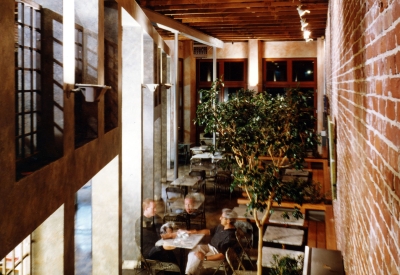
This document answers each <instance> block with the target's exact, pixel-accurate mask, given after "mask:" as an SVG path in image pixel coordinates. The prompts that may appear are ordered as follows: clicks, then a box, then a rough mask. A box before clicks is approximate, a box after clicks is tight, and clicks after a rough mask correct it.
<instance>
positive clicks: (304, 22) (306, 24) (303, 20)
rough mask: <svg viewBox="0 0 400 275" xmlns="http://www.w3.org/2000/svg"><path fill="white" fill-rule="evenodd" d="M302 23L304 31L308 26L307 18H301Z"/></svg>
mask: <svg viewBox="0 0 400 275" xmlns="http://www.w3.org/2000/svg"><path fill="white" fill-rule="evenodd" d="M300 23H301V30H302V31H304V28H305V27H307V26H308V23H307V22H306V20H305V19H301V20H300Z"/></svg>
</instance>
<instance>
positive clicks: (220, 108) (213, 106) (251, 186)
mask: <svg viewBox="0 0 400 275" xmlns="http://www.w3.org/2000/svg"><path fill="white" fill-rule="evenodd" d="M222 88H223V83H222V81H221V80H216V81H215V82H213V84H212V87H211V89H210V90H202V91H201V92H202V95H203V96H205V98H207V99H208V100H206V101H203V102H202V103H201V104H200V105H199V106H198V108H197V117H196V119H195V123H198V124H200V125H204V127H205V132H206V133H213V132H216V133H218V134H219V139H218V142H217V144H216V146H217V148H218V150H223V151H224V154H225V156H226V161H227V162H230V163H231V165H232V168H233V176H234V180H233V183H232V186H231V190H233V188H235V186H239V187H241V188H242V190H243V191H244V192H245V194H246V195H247V197H248V199H249V203H248V211H249V212H250V213H251V214H252V215H253V216H254V220H255V223H256V225H257V227H258V233H259V234H258V235H259V236H262V234H263V231H264V223H265V222H266V221H267V219H268V217H269V215H270V211H271V207H272V203H273V202H274V201H276V202H278V203H280V202H281V201H282V199H283V198H286V197H288V198H290V199H291V200H293V201H294V202H296V203H298V204H300V205H301V204H302V202H303V199H304V190H305V188H306V187H308V186H309V185H310V182H306V181H293V182H282V180H281V169H283V168H286V167H294V168H296V169H302V163H303V161H304V157H305V156H306V152H307V150H308V149H311V148H314V147H315V146H316V145H317V144H318V142H319V137H318V136H317V135H316V134H315V132H314V130H313V129H312V127H310V123H309V122H310V121H312V120H313V119H314V118H313V116H312V115H311V114H310V112H309V108H308V107H309V106H307V97H306V96H305V95H304V94H303V93H302V92H301V91H300V90H298V89H288V90H287V93H286V94H285V95H282V96H279V95H278V96H276V97H274V96H272V95H270V94H268V93H266V92H262V93H257V92H255V91H252V90H244V89H241V90H239V91H237V93H236V94H235V95H233V96H232V98H231V99H230V100H229V101H226V102H218V103H217V101H216V99H217V96H218V93H219V91H220V90H221V89H222ZM260 156H269V157H270V158H271V161H270V162H268V163H264V164H262V163H261V162H260V161H259V159H258V158H259V157H260ZM258 210H259V211H262V213H263V216H262V217H258V216H257V211H258ZM293 216H295V217H296V218H299V217H301V216H302V214H301V212H300V211H299V209H295V211H294V212H293ZM262 244H263V243H262V238H259V242H258V253H259V254H258V258H259V259H262ZM257 270H258V274H261V273H262V261H258V264H257Z"/></svg>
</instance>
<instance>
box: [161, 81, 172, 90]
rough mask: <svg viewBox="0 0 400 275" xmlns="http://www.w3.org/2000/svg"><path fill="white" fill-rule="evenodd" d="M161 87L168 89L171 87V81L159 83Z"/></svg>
mask: <svg viewBox="0 0 400 275" xmlns="http://www.w3.org/2000/svg"><path fill="white" fill-rule="evenodd" d="M161 87H164V88H165V89H167V90H168V89H169V88H171V87H172V84H171V83H164V84H161Z"/></svg>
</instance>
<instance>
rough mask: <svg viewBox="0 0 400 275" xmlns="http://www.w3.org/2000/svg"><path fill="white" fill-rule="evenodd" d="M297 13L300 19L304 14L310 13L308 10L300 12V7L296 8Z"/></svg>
mask: <svg viewBox="0 0 400 275" xmlns="http://www.w3.org/2000/svg"><path fill="white" fill-rule="evenodd" d="M297 11H298V12H299V15H300V17H302V16H303V15H304V14H306V13H310V11H309V10H302V9H301V6H298V7H297Z"/></svg>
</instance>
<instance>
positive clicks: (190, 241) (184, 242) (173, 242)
mask: <svg viewBox="0 0 400 275" xmlns="http://www.w3.org/2000/svg"><path fill="white" fill-rule="evenodd" d="M203 237H204V234H185V237H177V238H175V239H166V240H163V239H161V240H158V241H157V242H156V244H155V245H156V246H162V247H164V249H167V250H172V249H175V248H180V254H181V260H180V263H181V264H180V268H181V271H182V270H184V269H185V266H184V264H185V263H186V259H185V258H186V257H185V250H184V249H189V250H191V249H193V248H195V247H196V245H198V244H199V243H200V241H201V240H202V239H203Z"/></svg>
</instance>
